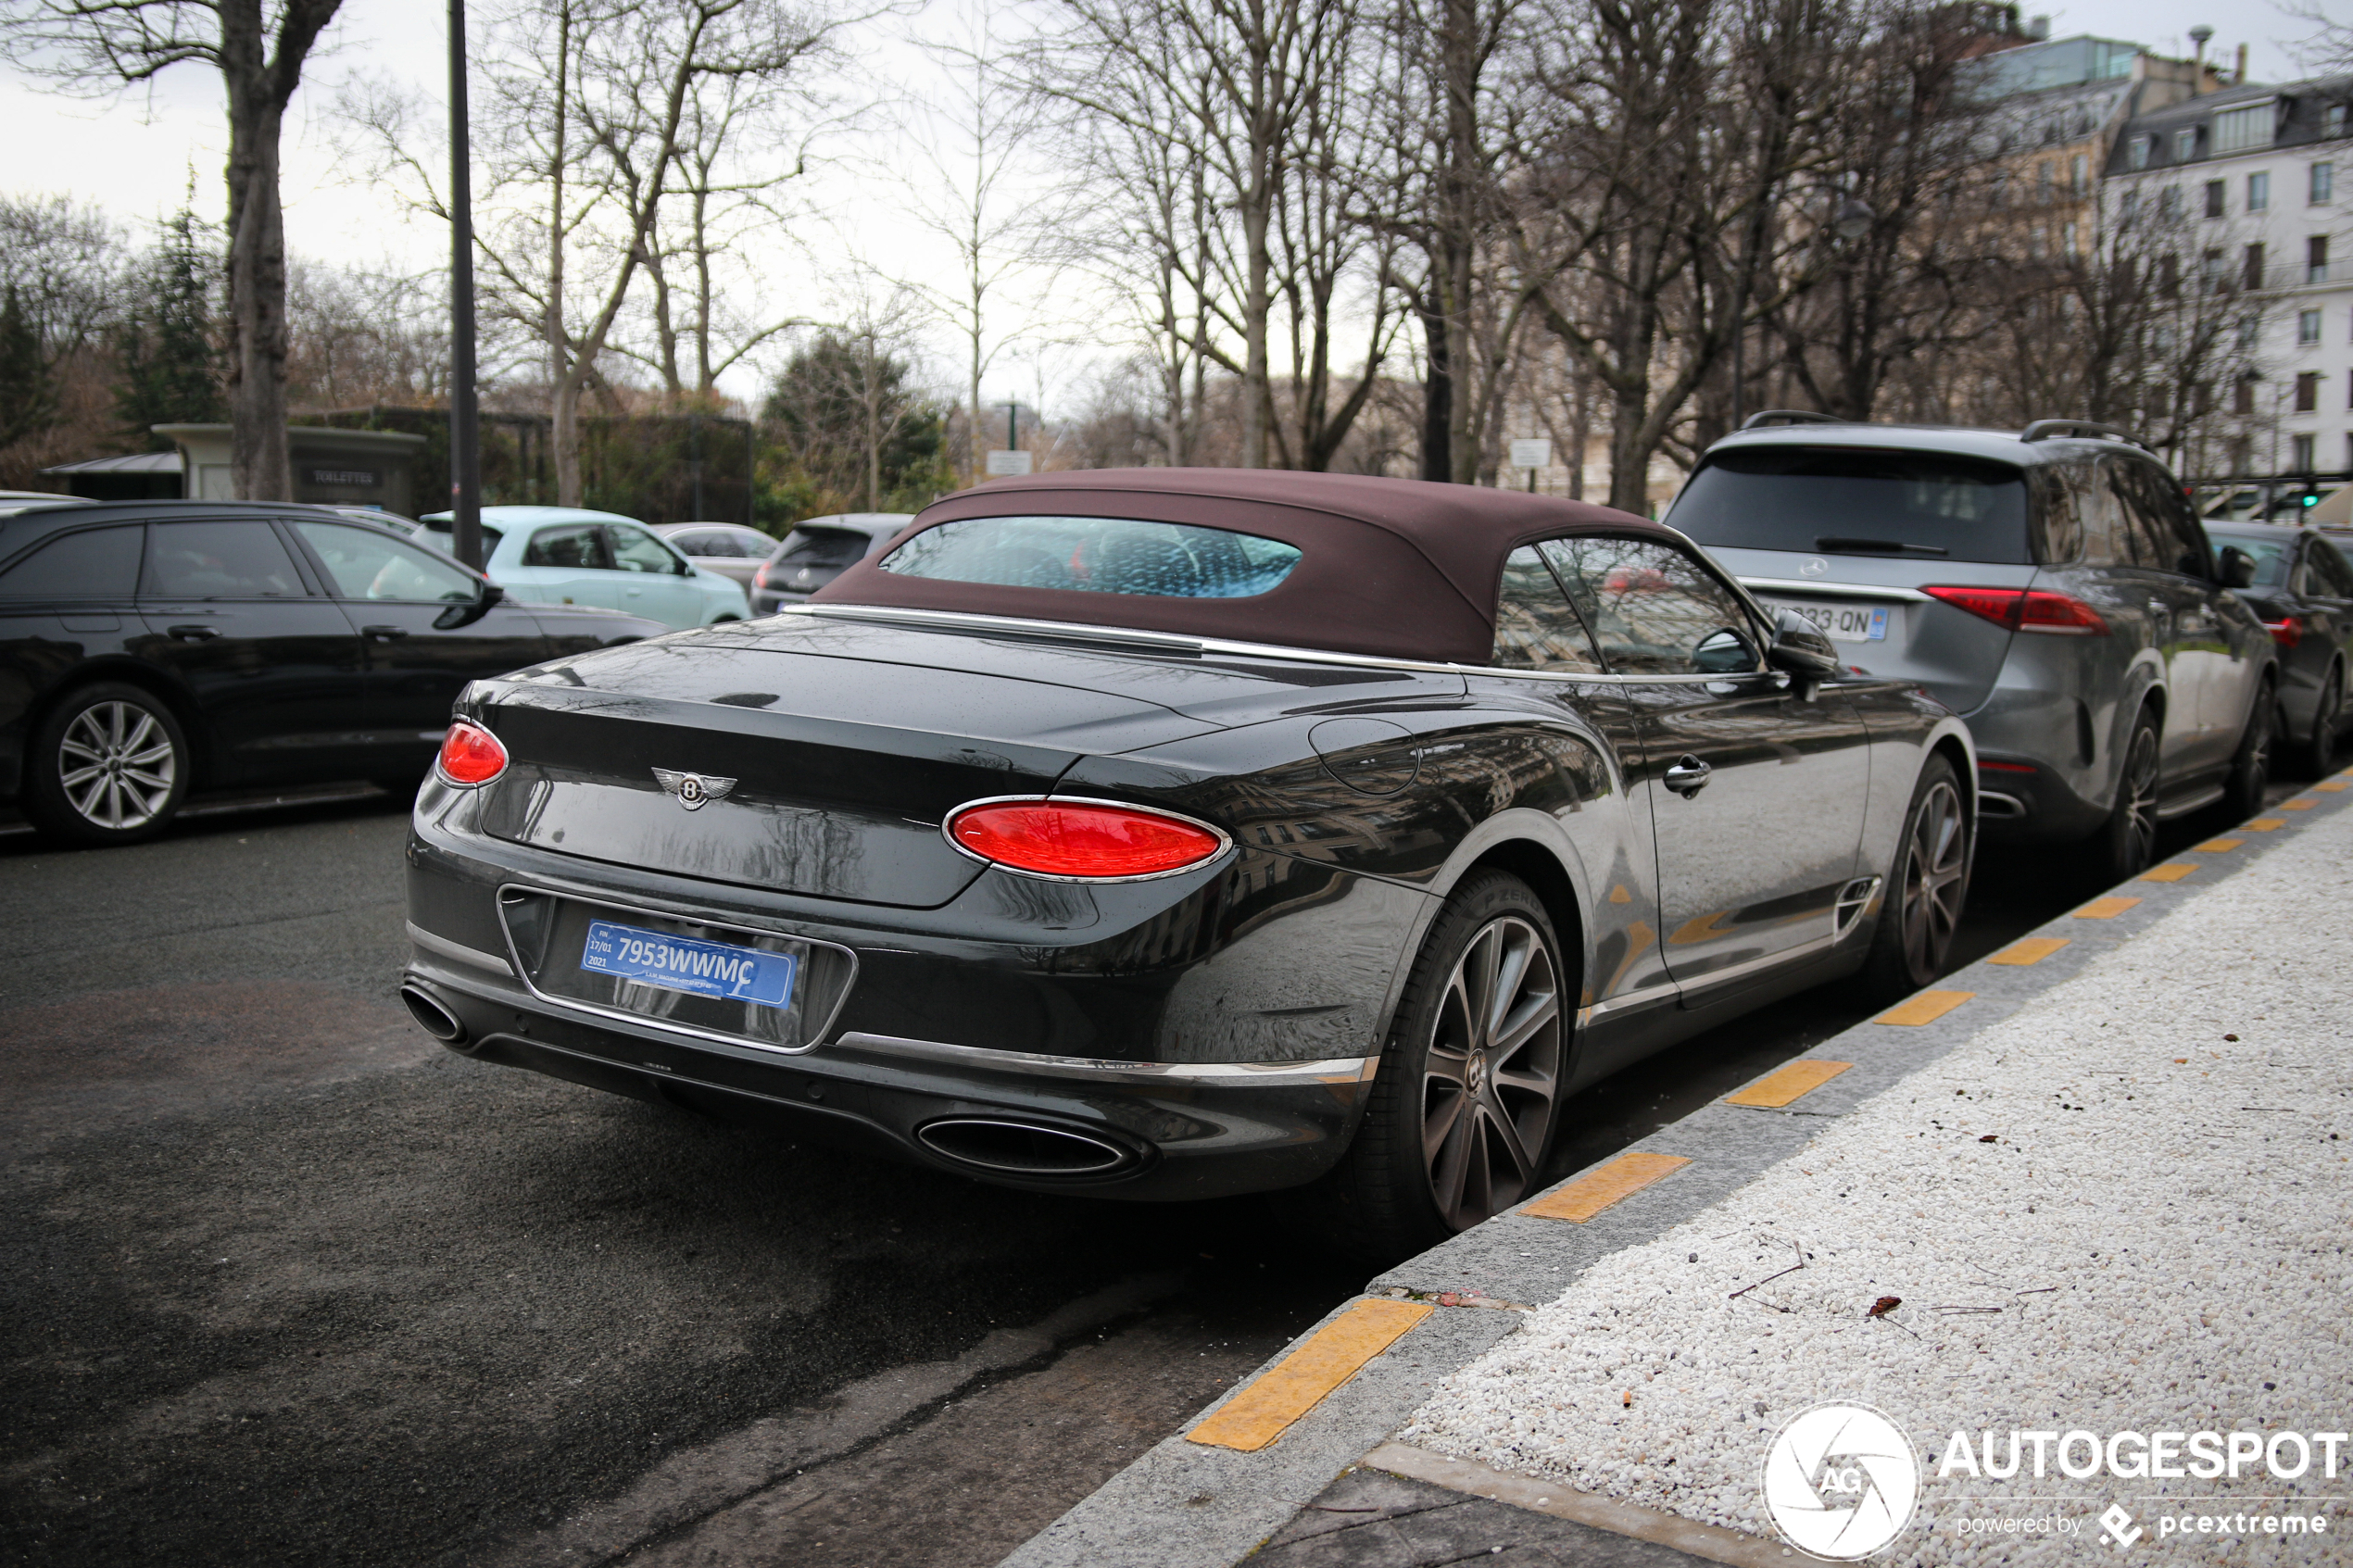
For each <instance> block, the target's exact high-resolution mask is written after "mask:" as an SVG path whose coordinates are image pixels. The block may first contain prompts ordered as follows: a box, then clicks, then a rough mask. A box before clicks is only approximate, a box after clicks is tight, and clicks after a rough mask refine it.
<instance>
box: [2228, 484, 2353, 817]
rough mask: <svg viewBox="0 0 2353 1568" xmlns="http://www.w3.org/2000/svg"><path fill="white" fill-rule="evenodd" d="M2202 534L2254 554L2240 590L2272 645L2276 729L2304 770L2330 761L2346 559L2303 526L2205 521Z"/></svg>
mask: <svg viewBox="0 0 2353 1568" xmlns="http://www.w3.org/2000/svg"><path fill="white" fill-rule="evenodd" d="M2206 532H2207V535H2208V537H2209V538H2211V539H2212V540H2213V541H2214V542H2215V543H2216V544H2218V545H2225V546H2230V547H2232V548H2233V549H2237V550H2242V551H2244V552H2246V554H2247V555H2250V556H2252V557H2254V558H2255V581H2254V582H2253V583H2250V584H2249V585H2248V586H2247V588H2246V591H2245V593H2244V594H2243V595H2242V597H2244V598H2245V599H2246V604H2247V608H2249V609H2252V610H2253V611H2255V613H2256V614H2257V615H2259V616H2260V617H2261V618H2262V621H2263V624H2264V626H2265V627H2266V628H2268V629H2269V630H2270V632H2271V640H2272V641H2273V642H2275V643H2277V644H2278V645H2279V646H2280V688H2279V689H2280V733H2281V736H2282V738H2283V740H2284V741H2287V742H2290V743H2292V744H2294V745H2295V746H2296V750H2297V753H2298V755H2297V760H2298V761H2299V762H2301V763H2302V764H2303V766H2304V768H2305V770H2306V771H2309V772H2313V773H2325V772H2327V771H2329V769H2330V768H2331V767H2332V766H2333V765H2334V761H2335V759H2336V743H2337V740H2338V737H2339V736H2341V735H2342V734H2344V725H2345V703H2346V687H2347V681H2346V670H2347V662H2348V660H2353V566H2348V565H2347V564H2346V559H2345V557H2344V556H2343V555H2342V554H2341V553H2339V551H2338V549H2337V547H2336V546H2334V545H2333V544H2331V543H2330V542H2329V541H2328V540H2327V539H2325V538H2323V537H2322V536H2321V534H2320V533H2319V532H2318V531H2317V530H2314V529H2309V528H2283V527H2280V526H2279V525H2277V524H2273V523H2262V522H2210V523H2208V524H2207V528H2206Z"/></svg>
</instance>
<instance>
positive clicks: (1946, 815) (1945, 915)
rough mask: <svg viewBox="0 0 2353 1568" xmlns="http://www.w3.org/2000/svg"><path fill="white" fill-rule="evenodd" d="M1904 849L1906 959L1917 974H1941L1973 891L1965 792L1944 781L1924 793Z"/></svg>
mask: <svg viewBox="0 0 2353 1568" xmlns="http://www.w3.org/2000/svg"><path fill="white" fill-rule="evenodd" d="M1904 851H1905V852H1904V872H1903V881H1902V884H1901V892H1900V896H1901V898H1902V901H1903V902H1902V913H1901V918H1902V920H1903V923H1904V957H1905V960H1906V962H1907V963H1909V964H1910V966H1911V969H1912V972H1913V973H1915V974H1924V975H1931V976H1932V975H1936V974H1940V973H1942V972H1944V960H1945V956H1946V955H1947V954H1949V953H1950V952H1951V951H1952V950H1953V935H1954V933H1956V932H1957V931H1958V930H1959V929H1960V924H1961V905H1962V902H1963V900H1964V899H1965V898H1966V897H1968V893H1969V834H1968V832H1967V830H1966V829H1965V827H1964V826H1963V823H1962V818H1961V796H1960V792H1959V791H1958V790H1957V789H1955V788H1954V787H1953V786H1952V785H1951V784H1948V783H1946V782H1945V781H1944V780H1943V779H1939V780H1937V781H1936V782H1935V783H1934V784H1931V786H1930V787H1929V791H1928V793H1927V794H1926V795H1925V796H1923V797H1921V798H1920V803H1919V809H1918V810H1916V811H1915V812H1914V813H1913V815H1912V831H1911V834H1910V837H1909V839H1908V840H1907V841H1906V844H1905V847H1904Z"/></svg>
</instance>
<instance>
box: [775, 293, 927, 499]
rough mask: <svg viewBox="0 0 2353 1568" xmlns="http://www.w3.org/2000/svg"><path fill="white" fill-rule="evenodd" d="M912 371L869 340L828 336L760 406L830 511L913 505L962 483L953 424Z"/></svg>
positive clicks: (789, 369)
mask: <svg viewBox="0 0 2353 1568" xmlns="http://www.w3.org/2000/svg"><path fill="white" fill-rule="evenodd" d="M908 374H909V367H908V364H907V362H906V361H905V360H904V359H902V358H899V357H898V356H897V355H894V354H892V353H891V352H889V350H888V349H887V347H885V346H884V345H881V344H878V343H876V342H875V341H874V340H873V339H872V338H868V337H861V336H858V335H856V334H847V333H837V332H826V333H824V334H823V335H821V336H820V337H819V338H818V339H817V340H816V341H815V342H814V343H812V344H811V345H808V346H807V347H804V348H802V349H801V350H800V351H799V353H797V354H795V355H794V356H793V357H792V358H791V359H790V360H789V361H787V362H786V365H785V368H784V370H783V371H782V372H781V373H780V374H779V375H778V376H777V377H776V381H775V383H774V387H773V388H772V389H771V390H770V392H769V395H768V401H767V406H766V407H765V408H763V409H762V410H761V411H762V413H763V414H764V415H765V417H766V418H767V420H769V421H770V428H771V429H773V430H774V431H775V432H776V433H778V434H780V435H781V436H782V437H783V438H784V445H785V447H786V451H787V452H788V453H789V454H790V457H791V460H792V466H793V467H794V468H796V469H797V470H799V474H800V476H801V477H802V479H803V480H804V481H805V487H807V488H808V489H809V490H810V492H811V494H812V495H823V497H824V501H823V503H822V504H824V506H826V507H827V508H829V509H832V510H837V511H862V510H865V509H866V508H869V507H879V508H883V509H885V510H893V509H904V510H912V509H915V508H919V507H921V506H923V505H925V504H926V503H928V502H929V501H930V499H931V496H932V493H933V492H934V491H935V490H946V489H953V488H954V487H955V482H954V480H953V478H952V476H950V473H949V472H948V470H947V450H946V433H947V431H946V421H945V420H942V419H941V418H940V414H939V410H938V408H937V407H936V406H935V405H934V404H933V403H932V401H931V400H930V399H929V398H928V397H926V396H925V395H924V394H923V393H922V392H921V391H920V390H918V389H917V388H914V387H912V386H909V385H908V384H907V380H908ZM870 482H871V483H870ZM911 501H912V506H911V505H909V503H910V502H911Z"/></svg>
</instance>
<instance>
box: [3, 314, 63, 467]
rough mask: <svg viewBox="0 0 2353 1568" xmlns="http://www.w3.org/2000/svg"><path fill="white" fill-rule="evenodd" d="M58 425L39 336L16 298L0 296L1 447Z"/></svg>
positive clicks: (52, 381) (51, 381) (53, 392)
mask: <svg viewBox="0 0 2353 1568" xmlns="http://www.w3.org/2000/svg"><path fill="white" fill-rule="evenodd" d="M56 423H57V378H56V377H54V376H52V375H51V374H50V373H49V367H48V365H47V364H46V363H45V362H44V360H43V358H42V355H41V334H40V333H39V332H36V331H34V330H33V325H32V319H31V316H29V315H27V314H26V312H25V309H24V306H23V303H22V302H21V301H19V299H18V298H17V291H16V287H15V285H14V284H11V285H9V287H8V290H7V292H6V295H5V296H0V446H7V445H13V444H14V443H16V442H19V441H21V440H23V439H24V438H25V437H26V436H28V435H38V434H40V433H42V432H43V431H44V430H47V429H48V428H49V427H50V426H51V425H54V424H56Z"/></svg>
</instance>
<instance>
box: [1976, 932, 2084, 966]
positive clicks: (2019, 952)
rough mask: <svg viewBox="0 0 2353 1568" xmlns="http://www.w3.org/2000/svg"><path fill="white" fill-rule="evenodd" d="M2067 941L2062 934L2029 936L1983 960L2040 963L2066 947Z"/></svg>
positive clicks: (1989, 961)
mask: <svg viewBox="0 0 2353 1568" xmlns="http://www.w3.org/2000/svg"><path fill="white" fill-rule="evenodd" d="M2067 942H2068V939H2067V938H2066V937H2064V936H2030V937H2028V938H2026V940H2025V941H2023V942H2013V943H2011V944H2010V945H2009V946H2008V947H2005V948H2003V949H2002V950H2001V951H2000V952H1998V953H1996V954H1994V956H1993V957H1992V958H1990V959H1987V960H1985V961H1986V962H1987V963H2015V964H2028V963H2041V962H2042V961H2043V960H2045V959H2047V958H2049V957H2050V956H2051V955H2052V954H2053V953H2056V952H2057V951H2058V950H2059V949H2060V948H2061V947H2066V946H2067Z"/></svg>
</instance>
